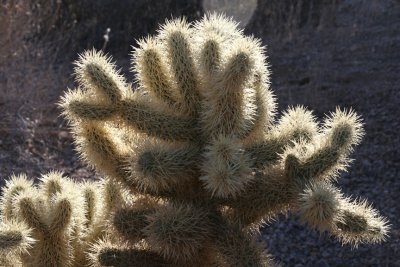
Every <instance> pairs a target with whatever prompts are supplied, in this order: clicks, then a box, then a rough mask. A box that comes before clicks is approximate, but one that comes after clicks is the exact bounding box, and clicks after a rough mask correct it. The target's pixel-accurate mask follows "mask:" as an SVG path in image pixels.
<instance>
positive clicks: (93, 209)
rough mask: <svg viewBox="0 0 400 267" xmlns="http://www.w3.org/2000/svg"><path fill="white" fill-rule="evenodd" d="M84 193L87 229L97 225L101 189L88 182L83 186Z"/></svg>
mask: <svg viewBox="0 0 400 267" xmlns="http://www.w3.org/2000/svg"><path fill="white" fill-rule="evenodd" d="M82 187H83V188H82V193H83V201H84V202H83V209H84V211H83V213H84V216H85V224H86V227H88V228H89V227H91V226H93V225H94V224H95V223H96V215H99V214H98V212H99V210H98V208H99V205H100V203H99V193H100V192H99V189H98V188H97V185H96V184H95V183H93V182H86V183H85V184H83V185H82Z"/></svg>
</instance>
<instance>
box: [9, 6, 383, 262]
mask: <svg viewBox="0 0 400 267" xmlns="http://www.w3.org/2000/svg"><path fill="white" fill-rule="evenodd" d="M132 70H133V71H134V72H135V74H136V83H137V85H138V86H137V88H135V89H133V86H132V85H131V84H129V83H128V82H126V81H125V79H124V78H123V77H122V76H121V75H120V73H119V71H118V70H117V69H116V66H115V65H114V63H112V61H111V59H110V58H109V57H107V56H105V55H104V54H103V53H102V52H97V51H95V50H91V51H87V52H85V53H84V54H82V55H81V57H80V59H79V60H78V61H77V63H76V69H75V72H76V77H77V82H78V84H79V86H78V87H77V88H75V89H73V90H69V91H68V92H67V93H66V94H65V95H64V97H63V98H62V100H61V103H60V105H61V107H62V108H63V114H64V115H65V116H66V118H67V119H68V120H69V122H70V125H71V128H72V132H73V134H74V140H75V143H76V147H77V150H78V152H79V153H80V156H81V157H82V159H83V160H85V161H86V162H87V163H88V164H89V165H90V166H92V167H94V168H95V169H96V170H97V171H98V172H99V173H100V174H102V175H103V176H105V177H107V179H108V180H107V181H108V183H107V184H104V185H103V186H102V187H101V188H103V189H102V190H98V189H96V188H95V187H93V186H92V185H85V186H81V187H82V188H80V189H79V190H78V192H81V195H80V196H79V197H72V198H71V195H69V194H68V193H65V192H64V191H62V190H61V192H59V189H58V188H59V186H58V185H57V181H58V180H57V179H55V180H54V183H53V182H51V183H50V182H48V181H47V179H43V182H42V183H43V185H42V186H41V187H40V190H41V191H40V194H35V195H36V197H35V198H33V197H31V196H32V190H33V189H30V185H25V184H26V183H25V182H22V183H21V182H19V183H20V184H21V185H20V186H19V187H18V188H14V189H10V188H11V186H9V185H8V187H7V190H5V196H12V195H16V197H15V200H11V201H10V200H8V197H5V198H4V199H3V203H4V204H3V206H4V207H5V208H4V210H9V211H6V212H5V213H4V214H8V215H7V216H9V217H13V216H17V218H19V217H18V216H21V217H23V218H27V219H28V220H26V223H27V225H28V227H30V228H31V230H32V231H33V232H32V233H35V231H36V232H37V231H42V232H41V233H43V229H42V228H45V229H48V227H49V226H50V225H51V224H50V222H51V221H50V222H49V221H44V219H43V217H42V215H41V214H36V213H38V212H39V209H38V208H37V206H38V205H44V207H47V208H45V209H44V210H45V211H46V213H45V214H47V215H46V216H48V217H49V218H53V217H54V216H57V218H63V220H61V219H57V220H53V221H54V222H56V224H57V227H55V226H54V227H52V228H51V229H55V230H56V231H58V232H57V233H60V234H61V235H63V236H64V235H72V234H75V235H76V236H79V235H80V227H89V228H90V227H91V225H93V224H100V225H103V226H99V228H93V227H92V228H91V229H94V230H90V231H88V232H89V233H90V234H87V231H86V232H85V234H83V236H92V237H93V238H91V239H90V240H87V242H86V243H85V244H86V245H84V246H83V245H82V246H83V247H84V249H83V250H80V251H88V253H87V255H86V257H83V256H82V255H80V256H76V258H81V257H83V258H85V259H86V260H88V263H87V264H88V266H199V267H200V266H221V267H222V266H224V267H225V266H249V267H250V266H251V267H255V266H272V265H273V261H272V260H271V259H270V257H269V256H268V254H267V252H266V248H265V247H264V246H263V244H261V243H260V242H258V241H257V238H258V233H259V232H258V230H259V228H260V226H261V225H262V224H263V223H264V222H265V221H267V220H270V219H271V218H274V217H276V216H277V215H278V214H280V213H287V212H288V211H291V212H292V214H297V215H298V216H299V217H300V220H301V221H302V222H304V223H305V224H307V225H309V226H311V227H313V228H315V229H317V230H320V231H328V232H329V233H331V234H332V235H334V236H336V237H337V238H338V239H339V240H340V241H341V242H342V243H344V244H347V243H349V244H351V245H353V246H357V245H358V244H360V243H364V242H366V243H375V242H380V241H382V240H384V239H385V237H386V236H387V231H388V224H387V221H386V219H384V218H383V217H380V216H379V215H378V213H377V212H376V211H375V210H374V209H373V208H371V206H370V205H369V204H367V203H366V202H365V201H355V200H351V199H350V198H348V197H345V196H343V194H342V193H341V192H340V190H339V189H338V188H336V187H335V185H334V181H335V180H336V179H337V177H338V175H339V173H340V172H341V171H345V170H346V168H347V167H348V165H349V162H350V160H349V154H350V152H352V150H353V148H354V146H355V145H357V144H358V143H359V142H360V140H361V137H362V136H363V129H362V123H361V119H360V117H359V116H358V115H357V114H356V113H355V112H354V111H352V110H343V109H339V108H338V109H337V110H336V111H335V112H333V113H331V115H329V116H328V117H327V118H326V119H325V120H324V121H323V123H322V124H321V125H319V124H318V123H317V121H316V119H315V118H314V116H313V114H312V112H310V111H308V110H307V109H306V108H304V107H302V106H297V107H291V108H289V109H288V110H287V111H285V112H284V113H283V116H282V117H281V118H280V119H277V120H276V119H275V113H276V111H275V106H276V104H275V98H274V96H273V94H272V92H271V90H270V88H269V71H268V66H267V63H266V56H265V55H264V48H263V47H262V46H261V42H260V41H259V40H257V39H255V38H253V37H246V36H244V35H243V32H242V30H240V29H238V28H237V24H236V23H235V22H233V21H231V20H230V19H227V18H225V17H224V16H220V15H215V14H213V15H206V16H205V17H204V18H203V19H202V20H200V21H198V22H195V23H187V22H186V20H185V19H176V20H172V21H167V22H166V23H165V24H164V25H162V26H161V27H160V29H159V31H158V34H157V35H156V36H154V37H153V36H151V37H146V38H144V39H142V40H140V41H139V42H138V47H137V48H135V49H134V51H133V56H132ZM60 183H61V182H60ZM68 183H70V182H68ZM61 184H62V183H61ZM112 186H116V187H115V188H113V187H112ZM119 186H121V187H122V188H123V189H124V191H121V190H119V189H117V188H118V187H119ZM25 187H27V188H28V189H25ZM61 187H63V186H62V185H61ZM25 191H26V193H25ZM68 192H70V190H69V191H68ZM71 194H72V195H73V196H75V195H76V194H77V193H76V192H75V193H71ZM37 195H39V197H38V196H37ZM96 195H99V196H100V197H98V198H97V199H96V198H95V197H94V196H96ZM39 199H43V201H42V202H38V201H39ZM49 201H50V202H51V203H52V204H53V205H52V206H51V207H50V206H46V205H48V204H47V203H48V202H49ZM72 202H73V203H74V204H73V205H71V203H72ZM68 203H69V204H68ZM97 205H98V206H97ZM10 207H11V208H10ZM28 207H29V209H28ZM30 207H31V208H30ZM55 207H59V208H58V209H55ZM68 207H69V208H68ZM76 207H79V208H78V210H77V211H75V208H76ZM54 209H55V210H54ZM102 209H105V210H107V212H105V213H104V212H103V213H102V214H98V212H99V211H100V210H102ZM20 214H21V215H20ZM48 214H51V216H49V215H48ZM75 214H77V215H75ZM78 214H79V215H78ZM108 214H111V215H110V216H107V215H108ZM46 216H44V217H46ZM46 218H47V217H46ZM75 218H79V220H78V219H75ZM42 220H43V221H42ZM77 220H78V221H77ZM101 222H103V224H101ZM104 224H105V226H104ZM70 225H71V226H70ZM74 225H76V226H75V227H74ZM102 227H105V228H106V229H107V231H104V232H105V233H104V234H100V233H103V232H102V231H103V229H104V228H102ZM41 229H42V230H41ZM96 229H97V230H96ZM42 236H43V235H42ZM32 237H33V238H35V239H37V240H38V241H37V242H41V239H40V237H41V236H40V234H37V235H34V234H32ZM78 239H79V238H78ZM69 240H70V239H69ZM79 240H80V239H79ZM83 240H85V239H84V238H83ZM71 242H72V241H70V243H68V240H67V241H66V243H65V246H64V245H63V247H62V248H59V247H57V246H55V247H52V249H55V248H57V249H59V251H57V252H55V253H58V254H60V256H62V257H64V256H65V255H69V254H71V253H73V252H71V251H69V250H68V249H69V247H70V246H72V245H71ZM28 243H29V242H28ZM25 246H26V249H28V250H30V249H31V248H29V246H30V243H29V244H26V245H25ZM34 246H35V245H33V247H32V249H33V248H34ZM41 247H42V246H41ZM75 247H76V246H75ZM23 250H24V249H20V250H19V251H23ZM32 251H35V250H32ZM39 254H40V252H39ZM63 264H66V263H63ZM71 264H72V263H71ZM42 266H44V265H42ZM54 266H68V264H67V265H54ZM82 266H84V265H82Z"/></svg>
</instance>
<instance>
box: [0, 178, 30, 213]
mask: <svg viewBox="0 0 400 267" xmlns="http://www.w3.org/2000/svg"><path fill="white" fill-rule="evenodd" d="M32 187H33V182H32V181H31V180H29V179H28V178H27V177H26V175H25V174H19V175H12V176H11V178H10V179H9V180H7V181H6V185H5V187H3V194H2V196H1V198H0V215H1V216H2V219H3V220H12V219H16V218H15V214H14V213H13V200H14V199H15V197H16V196H17V195H18V194H19V193H23V192H24V191H26V190H29V189H30V188H32Z"/></svg>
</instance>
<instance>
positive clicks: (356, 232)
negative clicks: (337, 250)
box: [331, 198, 389, 247]
mask: <svg viewBox="0 0 400 267" xmlns="http://www.w3.org/2000/svg"><path fill="white" fill-rule="evenodd" d="M331 231H332V233H333V234H334V235H335V236H337V237H338V239H339V240H340V241H341V242H342V243H343V244H350V245H352V246H354V247H357V246H358V245H359V244H361V243H381V242H382V241H384V240H385V239H386V237H387V236H388V233H389V225H388V221H387V219H386V218H384V217H382V216H380V215H379V213H378V212H377V211H376V210H375V209H373V208H372V207H371V205H370V204H368V202H367V201H365V200H364V201H354V200H350V199H349V198H343V199H341V201H340V208H339V212H338V216H337V217H336V218H335V220H334V226H333V227H332V230H331Z"/></svg>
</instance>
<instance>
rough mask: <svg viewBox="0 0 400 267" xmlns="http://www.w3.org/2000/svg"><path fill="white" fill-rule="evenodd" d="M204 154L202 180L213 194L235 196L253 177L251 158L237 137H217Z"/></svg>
mask: <svg viewBox="0 0 400 267" xmlns="http://www.w3.org/2000/svg"><path fill="white" fill-rule="evenodd" d="M203 156H204V158H205V160H204V162H203V164H202V173H203V175H202V176H201V177H200V180H201V181H202V182H204V186H205V188H206V190H207V191H208V192H209V193H210V194H211V195H215V196H217V197H222V198H226V197H234V196H236V195H238V194H240V192H241V191H242V190H243V189H244V188H245V186H246V185H247V184H248V183H249V182H251V180H252V179H253V175H252V173H251V171H252V170H251V168H250V167H251V161H250V158H248V157H247V155H246V154H245V153H244V149H243V148H242V145H241V144H240V141H239V140H238V139H237V138H235V137H226V136H219V137H217V138H215V139H214V140H213V141H212V142H211V144H210V145H209V146H207V147H206V149H205V153H204V155H203Z"/></svg>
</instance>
